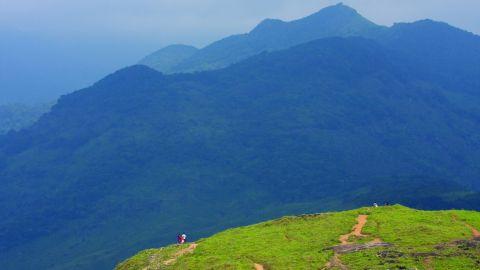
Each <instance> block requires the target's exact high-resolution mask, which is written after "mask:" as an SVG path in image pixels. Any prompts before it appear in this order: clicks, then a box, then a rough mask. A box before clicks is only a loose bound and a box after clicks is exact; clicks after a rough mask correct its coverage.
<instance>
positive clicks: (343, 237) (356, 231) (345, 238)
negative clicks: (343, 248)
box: [339, 215, 368, 245]
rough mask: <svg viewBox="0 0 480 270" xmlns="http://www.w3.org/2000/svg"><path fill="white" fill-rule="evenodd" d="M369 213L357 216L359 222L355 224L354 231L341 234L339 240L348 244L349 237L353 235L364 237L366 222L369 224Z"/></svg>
mask: <svg viewBox="0 0 480 270" xmlns="http://www.w3.org/2000/svg"><path fill="white" fill-rule="evenodd" d="M367 219H368V216H367V215H359V216H358V218H357V224H356V225H355V226H353V228H352V231H351V232H350V233H347V234H344V235H341V236H340V238H339V240H340V243H341V244H342V245H348V244H349V242H348V239H349V238H350V237H351V236H356V237H363V236H365V235H363V234H362V230H363V227H365V224H367Z"/></svg>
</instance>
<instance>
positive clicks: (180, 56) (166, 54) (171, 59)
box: [139, 45, 198, 73]
mask: <svg viewBox="0 0 480 270" xmlns="http://www.w3.org/2000/svg"><path fill="white" fill-rule="evenodd" d="M197 51H198V49H197V48H195V47H193V46H188V45H170V46H167V47H165V48H163V49H160V50H158V51H156V52H154V53H152V54H150V55H148V56H146V57H145V58H143V59H142V60H140V62H139V64H140V65H146V66H149V67H151V68H154V69H156V70H160V71H162V72H165V73H171V72H172V69H173V68H174V67H175V66H176V65H178V64H179V63H180V62H182V61H184V60H185V59H187V58H189V57H191V56H192V55H193V54H195V53H196V52H197Z"/></svg>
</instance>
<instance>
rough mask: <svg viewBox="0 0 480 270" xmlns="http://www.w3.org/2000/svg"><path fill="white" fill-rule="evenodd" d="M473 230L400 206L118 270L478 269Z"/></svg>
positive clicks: (152, 255) (468, 214) (281, 223)
mask: <svg viewBox="0 0 480 270" xmlns="http://www.w3.org/2000/svg"><path fill="white" fill-rule="evenodd" d="M352 228H353V229H352ZM474 228H480V213H478V212H472V211H420V210H414V209H410V208H406V207H403V206H399V205H396V206H389V207H380V208H361V209H357V210H351V211H346V212H339V213H325V214H318V215H304V216H298V217H284V218H281V219H278V220H273V221H269V222H264V223H260V224H256V225H252V226H247V227H241V228H236V229H231V230H227V231H224V232H222V233H219V234H217V235H214V236H212V237H210V238H206V239H202V240H199V241H197V242H196V243H194V244H187V245H172V246H169V247H165V248H161V249H150V250H145V251H142V252H140V253H139V254H137V255H136V256H134V257H132V258H130V259H128V260H126V261H125V262H123V263H121V264H119V265H118V266H117V268H116V270H136V269H138V270H147V269H148V270H153V269H480V260H479V258H480V238H479V235H478V231H476V230H475V229H474ZM174 237H175V235H172V238H174ZM342 240H343V243H342Z"/></svg>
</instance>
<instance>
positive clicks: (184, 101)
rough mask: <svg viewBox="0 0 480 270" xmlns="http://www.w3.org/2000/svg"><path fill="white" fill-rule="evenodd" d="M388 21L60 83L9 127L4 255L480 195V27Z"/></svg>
mask: <svg viewBox="0 0 480 270" xmlns="http://www.w3.org/2000/svg"><path fill="white" fill-rule="evenodd" d="M310 22H311V23H317V21H316V20H314V21H310ZM304 27H307V28H308V27H310V28H311V27H313V26H312V25H311V24H308V23H307V24H306V25H305V26H304ZM310 28H308V29H310ZM382 29H384V30H382V31H381V33H379V34H378V35H375V37H374V38H372V39H367V38H361V37H349V38H345V37H334V38H325V39H319V40H315V41H311V42H308V43H304V44H301V45H298V46H295V47H292V48H288V49H286V50H279V51H275V52H263V53H260V54H258V55H255V56H253V57H251V58H249V59H247V60H244V61H241V62H239V63H237V64H234V65H231V66H229V67H227V68H224V69H220V70H215V71H207V72H198V73H193V74H173V75H165V74H162V73H160V72H158V71H156V70H153V69H151V68H148V67H146V66H141V65H137V66H132V67H128V68H125V69H122V70H119V71H117V72H115V73H113V74H111V75H109V76H107V77H106V78H104V79H102V80H101V81H99V82H97V83H96V84H94V85H93V86H92V87H89V88H86V89H83V90H80V91H76V92H74V93H72V94H69V95H66V96H63V97H62V98H61V99H60V100H59V101H58V103H57V104H56V105H55V106H53V108H52V110H51V111H50V112H49V113H48V114H46V115H45V116H44V117H42V118H41V119H40V120H39V121H38V122H36V123H35V124H34V125H33V126H31V127H29V128H27V129H24V130H20V131H18V132H12V133H9V134H7V135H5V136H2V137H0V179H1V185H2V189H0V235H1V237H0V264H1V265H2V268H3V269H32V268H38V269H108V268H113V266H114V264H115V263H116V262H118V261H120V260H121V259H123V258H126V257H128V256H130V255H132V254H133V253H134V252H136V251H138V250H140V249H142V248H145V247H149V246H158V245H161V244H166V243H170V242H171V241H174V237H175V235H176V233H177V232H178V231H188V232H189V235H190V236H191V237H192V238H193V239H196V238H199V237H203V236H208V235H210V234H212V233H215V232H218V231H220V230H222V229H225V228H229V227H232V226H239V225H245V224H249V223H253V222H257V221H261V220H266V219H270V218H275V217H279V216H282V215H285V214H300V213H311V212H319V211H325V210H333V209H345V208H353V207H357V206H361V205H365V204H371V203H372V202H373V201H378V202H390V203H402V204H405V205H408V206H412V207H417V208H423V209H443V208H476V207H478V206H479V205H480V196H479V193H478V191H479V190H480V184H479V182H478V177H479V176H480V168H479V167H478V164H479V163H480V137H479V135H478V134H480V128H479V127H480V125H479V124H480V110H479V107H478V104H480V93H478V89H480V88H479V86H480V70H479V67H480V54H479V52H480V50H479V48H480V38H479V37H478V36H475V35H473V34H471V33H467V32H464V31H462V30H459V29H456V28H453V27H451V26H449V25H446V24H443V23H437V22H433V21H420V22H416V23H412V24H397V25H395V26H392V27H391V28H382ZM332 35H334V34H332ZM339 35H340V36H344V35H342V34H341V33H340V34H339ZM452 38H453V39H452ZM452 40H455V41H452ZM24 254H29V256H28V257H27V258H26V257H25V256H24Z"/></svg>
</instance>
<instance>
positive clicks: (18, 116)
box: [0, 104, 51, 134]
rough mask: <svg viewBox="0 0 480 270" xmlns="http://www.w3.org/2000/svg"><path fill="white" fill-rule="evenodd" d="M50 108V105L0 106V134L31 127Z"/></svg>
mask: <svg viewBox="0 0 480 270" xmlns="http://www.w3.org/2000/svg"><path fill="white" fill-rule="evenodd" d="M50 107H51V104H32V105H29V104H8V105H0V134H5V133H7V132H8V131H12V130H19V129H22V128H25V127H28V126H30V125H32V124H33V123H34V122H35V121H37V120H38V118H40V116H41V115H42V114H44V113H46V112H47V111H48V110H49V109H50Z"/></svg>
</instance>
